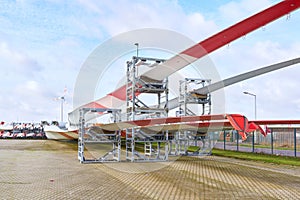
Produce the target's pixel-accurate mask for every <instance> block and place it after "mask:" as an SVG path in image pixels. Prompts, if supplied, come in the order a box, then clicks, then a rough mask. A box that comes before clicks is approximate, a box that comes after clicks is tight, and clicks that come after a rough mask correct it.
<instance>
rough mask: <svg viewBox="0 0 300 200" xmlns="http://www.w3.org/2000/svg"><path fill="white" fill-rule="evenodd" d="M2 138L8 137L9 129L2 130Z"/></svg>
mask: <svg viewBox="0 0 300 200" xmlns="http://www.w3.org/2000/svg"><path fill="white" fill-rule="evenodd" d="M2 138H4V139H6V138H10V132H9V131H4V133H3V135H2Z"/></svg>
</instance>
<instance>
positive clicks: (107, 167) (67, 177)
mask: <svg viewBox="0 0 300 200" xmlns="http://www.w3.org/2000/svg"><path fill="white" fill-rule="evenodd" d="M299 188H300V169H299V167H298V168H297V167H292V166H279V165H271V164H265V163H255V162H247V161H239V160H235V159H228V158H220V157H215V156H206V157H202V158H197V157H181V158H179V159H178V160H177V161H175V162H169V163H166V162H165V163H110V164H80V163H79V162H78V160H77V144H76V143H71V142H58V141H49V140H40V141H36V140H0V199H256V200H257V199H299V198H300V189H299Z"/></svg>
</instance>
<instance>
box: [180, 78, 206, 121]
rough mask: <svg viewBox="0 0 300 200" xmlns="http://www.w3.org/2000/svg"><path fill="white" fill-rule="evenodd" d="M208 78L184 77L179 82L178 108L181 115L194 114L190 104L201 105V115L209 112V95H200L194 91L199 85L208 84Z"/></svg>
mask: <svg viewBox="0 0 300 200" xmlns="http://www.w3.org/2000/svg"><path fill="white" fill-rule="evenodd" d="M210 83H211V80H210V79H195V78H185V79H184V80H181V81H180V82H179V110H180V114H181V115H183V116H187V115H196V113H194V111H192V109H191V108H190V106H191V105H195V104H197V105H199V104H201V105H202V115H205V114H207V115H209V114H211V95H210V93H208V94H205V95H202V94H198V93H196V92H195V90H196V89H199V88H200V87H205V86H208V85H209V84H210Z"/></svg>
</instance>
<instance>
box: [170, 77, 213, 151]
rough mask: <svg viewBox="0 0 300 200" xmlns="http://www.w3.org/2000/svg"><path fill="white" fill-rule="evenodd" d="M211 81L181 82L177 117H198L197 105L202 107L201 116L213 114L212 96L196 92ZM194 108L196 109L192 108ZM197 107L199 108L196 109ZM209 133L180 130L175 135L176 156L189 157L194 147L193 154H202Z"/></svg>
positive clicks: (189, 80) (194, 80)
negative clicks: (190, 150) (191, 147)
mask: <svg viewBox="0 0 300 200" xmlns="http://www.w3.org/2000/svg"><path fill="white" fill-rule="evenodd" d="M210 82H211V80H209V79H195V78H185V79H184V80H181V81H180V82H179V102H178V103H179V111H177V116H191V115H197V114H198V113H196V110H197V109H198V106H197V105H199V104H200V105H202V112H201V115H205V114H207V115H209V114H211V95H210V94H206V95H201V94H197V93H196V92H195V90H196V89H199V88H200V87H205V86H207V85H209V84H210ZM192 106H194V108H192ZM195 106H197V107H195ZM207 134H208V133H199V132H196V131H187V130H178V131H177V132H176V133H175V138H174V143H175V152H174V154H175V155H188V154H189V153H188V151H189V149H188V148H189V147H190V146H193V147H194V149H193V154H194V155H198V154H200V153H201V152H202V151H203V150H204V148H206V147H205V145H206V143H207V142H208V143H209V141H208V140H207V139H208V138H210V137H208V136H207Z"/></svg>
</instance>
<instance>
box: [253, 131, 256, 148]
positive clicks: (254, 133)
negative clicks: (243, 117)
mask: <svg viewBox="0 0 300 200" xmlns="http://www.w3.org/2000/svg"><path fill="white" fill-rule="evenodd" d="M255 135H256V131H254V132H252V153H254V136H255Z"/></svg>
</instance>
